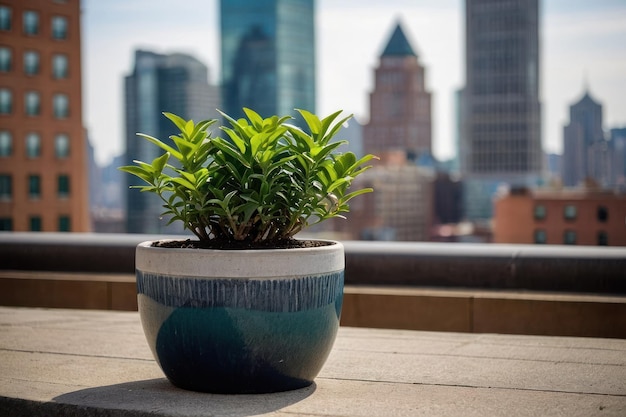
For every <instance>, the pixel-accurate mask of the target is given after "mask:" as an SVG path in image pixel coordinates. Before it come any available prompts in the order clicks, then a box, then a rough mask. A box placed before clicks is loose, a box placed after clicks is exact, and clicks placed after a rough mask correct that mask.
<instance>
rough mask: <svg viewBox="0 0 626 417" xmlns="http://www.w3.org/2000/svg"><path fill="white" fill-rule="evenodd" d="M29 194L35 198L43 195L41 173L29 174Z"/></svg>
mask: <svg viewBox="0 0 626 417" xmlns="http://www.w3.org/2000/svg"><path fill="white" fill-rule="evenodd" d="M28 196H29V197H30V198H33V199H36V198H39V197H41V177H40V176H39V175H29V176H28Z"/></svg>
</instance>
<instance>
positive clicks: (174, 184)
mask: <svg viewBox="0 0 626 417" xmlns="http://www.w3.org/2000/svg"><path fill="white" fill-rule="evenodd" d="M244 112H245V115H246V116H247V119H246V118H241V119H238V120H235V119H233V118H232V117H230V116H228V115H227V114H225V113H222V112H220V114H221V115H222V116H223V118H224V119H225V120H226V121H227V122H228V125H226V126H220V129H221V131H222V132H223V133H224V134H225V135H224V136H225V138H222V137H213V135H212V134H211V131H210V127H211V126H212V125H213V124H214V123H216V122H217V120H204V121H201V122H198V123H194V122H193V121H192V120H184V119H183V118H181V117H179V116H177V115H174V114H172V113H163V114H164V115H165V117H167V118H168V119H169V120H171V121H172V122H173V123H174V125H176V127H177V128H178V130H179V131H180V133H179V134H177V135H172V136H170V141H167V142H166V141H162V140H160V139H157V138H155V137H152V136H149V135H146V134H142V133H139V134H138V135H139V136H141V137H143V138H144V139H146V140H148V141H150V142H152V143H153V144H154V145H156V146H158V147H159V148H161V149H162V150H163V151H165V153H163V154H162V155H161V156H159V157H157V158H155V159H154V160H153V161H152V162H142V161H133V162H134V163H135V165H129V166H123V167H120V169H121V170H122V171H125V172H127V173H130V174H133V175H135V176H137V177H138V178H140V179H141V180H143V181H144V182H145V183H146V184H147V185H140V186H133V188H138V189H139V190H141V191H143V192H153V193H156V194H157V195H159V197H160V198H161V199H162V200H163V203H164V204H163V207H164V209H165V211H164V212H163V215H164V216H169V217H170V220H169V222H170V223H172V222H175V221H181V222H182V223H183V224H184V227H185V228H186V229H188V230H190V231H191V232H193V233H194V234H195V235H196V236H197V237H198V238H199V239H200V240H201V241H210V240H215V241H221V242H232V241H247V242H251V243H256V242H270V243H271V242H278V241H282V240H288V239H291V238H292V237H293V236H294V235H295V234H296V233H298V232H299V231H300V230H302V229H303V228H304V227H306V226H308V225H312V224H315V223H318V222H321V221H323V220H326V219H329V218H332V217H342V215H341V213H345V212H347V211H348V210H349V207H348V201H349V200H351V199H352V198H354V197H356V196H358V195H360V194H363V193H367V192H371V191H372V189H371V188H363V189H359V190H355V191H349V187H350V184H351V183H352V180H353V179H354V178H355V177H356V176H358V175H359V174H361V173H362V172H363V171H365V170H367V169H368V168H369V166H367V165H364V164H366V163H367V162H368V161H370V160H371V159H372V158H375V157H374V156H373V155H366V156H364V157H362V158H360V159H357V157H356V156H355V155H354V153H352V152H345V153H341V152H338V151H337V149H338V148H339V147H340V146H341V145H343V144H345V143H346V141H335V142H331V139H332V138H333V137H334V136H335V135H336V134H337V132H338V131H339V130H340V129H341V126H342V125H343V124H344V123H345V122H347V120H348V119H350V117H352V116H348V117H345V118H343V119H340V120H337V118H338V116H339V115H340V113H341V111H338V112H335V113H333V114H331V115H330V116H328V117H325V118H323V119H321V120H320V119H319V118H318V117H317V116H316V115H314V114H312V113H310V112H308V111H305V110H298V112H299V113H300V115H301V116H302V117H303V119H304V121H305V122H306V124H307V126H308V130H309V132H310V133H307V132H305V131H304V130H302V129H300V128H298V127H296V126H294V125H291V124H288V123H287V121H289V120H290V119H291V117H290V116H284V117H280V118H279V117H278V116H271V117H268V118H265V119H264V118H262V117H261V116H260V115H259V114H257V113H256V112H254V111H253V110H250V109H247V108H245V109H244ZM172 159H173V160H174V161H175V162H172V163H170V161H171V160H172Z"/></svg>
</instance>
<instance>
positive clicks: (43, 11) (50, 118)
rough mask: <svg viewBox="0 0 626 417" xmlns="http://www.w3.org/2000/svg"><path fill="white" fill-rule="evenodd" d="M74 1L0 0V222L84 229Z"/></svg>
mask: <svg viewBox="0 0 626 417" xmlns="http://www.w3.org/2000/svg"><path fill="white" fill-rule="evenodd" d="M81 95H82V89H81V51H80V1H79V0H0V230H14V231H45V232H47V231H50V232H52V231H72V232H74V231H76V232H78V231H89V229H90V223H89V209H88V204H89V203H88V197H87V187H88V174H87V172H88V171H87V161H86V159H87V153H86V149H85V146H86V143H85V132H84V129H83V123H82V99H81Z"/></svg>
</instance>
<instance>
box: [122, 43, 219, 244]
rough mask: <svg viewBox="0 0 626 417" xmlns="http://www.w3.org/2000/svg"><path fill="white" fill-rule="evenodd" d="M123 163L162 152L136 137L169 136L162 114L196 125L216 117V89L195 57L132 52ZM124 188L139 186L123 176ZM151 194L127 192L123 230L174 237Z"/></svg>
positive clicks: (169, 126) (148, 159)
mask: <svg viewBox="0 0 626 417" xmlns="http://www.w3.org/2000/svg"><path fill="white" fill-rule="evenodd" d="M125 103H126V164H127V165H129V164H132V160H134V159H139V160H141V161H146V162H151V161H152V160H153V159H154V158H156V157H157V156H159V155H161V153H162V151H161V150H160V149H158V148H157V147H156V146H154V145H153V144H152V143H149V142H147V141H146V140H144V139H142V138H140V137H138V136H137V135H136V133H137V132H141V133H145V134H148V135H151V136H155V137H157V138H159V139H165V140H167V138H169V136H170V135H172V134H175V133H177V129H176V127H175V126H174V125H173V124H172V122H170V121H169V120H168V119H167V118H165V117H164V116H163V115H162V112H170V113H174V114H177V115H179V116H181V117H183V118H185V119H193V120H194V121H196V122H198V121H200V120H205V119H213V118H217V117H218V113H217V111H216V109H217V108H219V103H220V101H219V89H218V88H217V87H214V86H211V85H209V82H208V69H207V67H206V66H205V65H204V64H202V63H201V62H200V61H198V60H197V59H195V58H193V57H191V56H188V55H184V54H170V55H163V54H157V53H154V52H150V51H141V50H138V51H136V52H135V66H134V69H133V72H132V73H131V74H130V75H128V76H126V79H125ZM125 178H126V180H127V181H128V185H137V184H140V182H139V181H138V180H137V179H136V178H134V177H133V176H131V175H126V176H125ZM151 194H152V193H140V192H139V191H138V190H136V189H129V190H128V191H127V201H126V207H127V210H126V216H127V217H126V229H127V232H129V233H172V232H175V231H176V230H175V229H174V228H173V227H172V226H170V227H166V225H167V219H160V218H159V217H160V213H161V212H163V208H162V205H163V203H162V202H161V200H160V199H159V198H158V197H157V196H155V195H151ZM179 231H181V232H182V230H179Z"/></svg>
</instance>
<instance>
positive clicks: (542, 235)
mask: <svg viewBox="0 0 626 417" xmlns="http://www.w3.org/2000/svg"><path fill="white" fill-rule="evenodd" d="M547 241H548V238H547V236H546V231H545V230H543V229H537V230H535V243H546V242H547Z"/></svg>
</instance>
